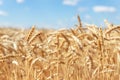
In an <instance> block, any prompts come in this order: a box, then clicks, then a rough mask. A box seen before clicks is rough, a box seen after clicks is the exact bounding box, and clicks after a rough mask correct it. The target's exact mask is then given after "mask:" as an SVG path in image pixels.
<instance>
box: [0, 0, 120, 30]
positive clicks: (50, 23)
mask: <svg viewBox="0 0 120 80" xmlns="http://www.w3.org/2000/svg"><path fill="white" fill-rule="evenodd" d="M119 4H120V0H0V26H13V27H15V26H16V27H31V26H32V25H36V26H37V27H39V28H49V29H50V28H55V29H59V28H71V27H74V25H75V24H77V23H78V22H77V15H80V17H81V20H82V22H83V23H84V24H85V23H88V24H96V25H98V26H101V25H103V24H104V19H107V20H108V21H109V22H112V23H114V24H119V23H120V6H119Z"/></svg>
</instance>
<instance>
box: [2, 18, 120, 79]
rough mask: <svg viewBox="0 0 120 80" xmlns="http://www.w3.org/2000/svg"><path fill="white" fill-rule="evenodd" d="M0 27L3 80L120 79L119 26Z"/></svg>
mask: <svg viewBox="0 0 120 80" xmlns="http://www.w3.org/2000/svg"><path fill="white" fill-rule="evenodd" d="M78 22H79V24H78V25H77V26H76V28H74V29H60V30H45V29H36V28H35V26H33V27H32V28H31V29H25V30H24V29H14V28H0V80H120V26H119V25H113V24H110V23H108V22H107V21H105V25H106V28H104V29H102V28H100V27H98V26H96V25H86V26H84V27H83V25H82V23H81V20H80V17H79V16H78Z"/></svg>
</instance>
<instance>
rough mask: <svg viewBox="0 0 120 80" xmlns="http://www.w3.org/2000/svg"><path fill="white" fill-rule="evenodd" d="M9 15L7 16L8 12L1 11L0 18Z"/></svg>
mask: <svg viewBox="0 0 120 80" xmlns="http://www.w3.org/2000/svg"><path fill="white" fill-rule="evenodd" d="M7 15H8V14H7V12H5V11H0V16H7Z"/></svg>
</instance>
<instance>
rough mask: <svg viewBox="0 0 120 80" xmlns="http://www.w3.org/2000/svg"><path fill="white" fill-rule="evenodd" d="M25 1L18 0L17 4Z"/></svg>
mask: <svg viewBox="0 0 120 80" xmlns="http://www.w3.org/2000/svg"><path fill="white" fill-rule="evenodd" d="M24 1H25V0H16V2H17V3H23V2H24Z"/></svg>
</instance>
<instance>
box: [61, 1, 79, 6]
mask: <svg viewBox="0 0 120 80" xmlns="http://www.w3.org/2000/svg"><path fill="white" fill-rule="evenodd" d="M79 1H80V0H63V4H64V5H70V6H75V5H77V4H78V2H79Z"/></svg>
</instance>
